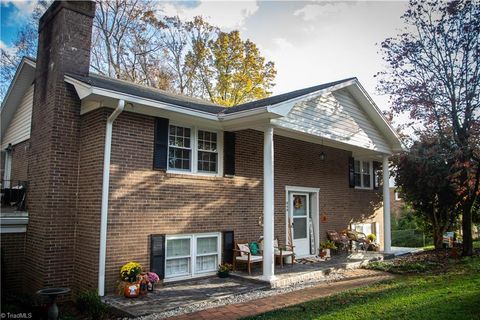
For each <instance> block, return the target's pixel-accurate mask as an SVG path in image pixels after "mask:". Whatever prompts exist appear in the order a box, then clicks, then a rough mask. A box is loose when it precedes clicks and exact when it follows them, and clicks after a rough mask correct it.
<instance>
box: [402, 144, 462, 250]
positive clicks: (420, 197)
mask: <svg viewBox="0 0 480 320" xmlns="http://www.w3.org/2000/svg"><path fill="white" fill-rule="evenodd" d="M447 153H448V150H446V149H445V148H444V146H443V145H442V144H441V143H440V142H439V141H438V139H436V138H435V137H433V138H432V137H427V136H422V138H421V140H420V141H416V142H415V143H414V144H413V145H412V147H411V148H410V150H409V151H407V152H404V153H402V154H400V155H398V156H396V157H395V158H394V164H395V166H394V176H395V184H396V185H397V186H399V187H400V188H401V190H402V198H403V199H404V200H405V201H406V202H408V203H409V204H411V206H412V208H413V209H414V214H415V215H416V216H417V217H420V218H421V219H422V221H424V222H426V223H427V225H428V226H429V227H430V229H431V231H432V234H433V242H434V245H435V248H436V249H440V248H442V243H443V233H444V232H445V231H447V230H448V229H449V228H450V227H451V226H452V225H453V224H454V223H455V221H456V220H457V219H458V217H459V213H460V210H459V204H460V203H461V201H460V197H459V196H458V194H457V192H455V186H454V184H453V183H452V181H451V180H450V179H449V178H448V176H449V175H450V168H451V165H452V164H451V163H449V162H448V161H449V160H448V159H449V157H448V155H447Z"/></svg>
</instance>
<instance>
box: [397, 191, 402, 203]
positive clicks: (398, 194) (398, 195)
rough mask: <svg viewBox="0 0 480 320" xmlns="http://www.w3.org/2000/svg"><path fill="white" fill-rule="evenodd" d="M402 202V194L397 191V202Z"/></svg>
mask: <svg viewBox="0 0 480 320" xmlns="http://www.w3.org/2000/svg"><path fill="white" fill-rule="evenodd" d="M400 200H402V197H401V196H400V193H399V192H398V191H395V201H400Z"/></svg>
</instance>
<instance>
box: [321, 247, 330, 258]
mask: <svg viewBox="0 0 480 320" xmlns="http://www.w3.org/2000/svg"><path fill="white" fill-rule="evenodd" d="M323 251H325V258H330V257H331V255H330V249H323Z"/></svg>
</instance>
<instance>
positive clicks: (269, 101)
mask: <svg viewBox="0 0 480 320" xmlns="http://www.w3.org/2000/svg"><path fill="white" fill-rule="evenodd" d="M354 79H356V78H348V79H343V80H338V81H334V82H329V83H324V84H321V85H318V86H313V87H309V88H305V89H300V90H295V91H291V92H287V93H283V94H279V95H276V96H272V97H268V98H265V99H261V100H256V101H252V102H247V103H244V104H239V105H237V106H235V107H231V108H228V109H225V110H224V112H223V113H225V114H229V113H235V112H239V111H246V110H250V109H256V108H261V107H265V106H270V105H273V104H277V103H280V102H284V101H287V100H290V99H294V98H297V97H301V96H303V95H306V94H309V93H312V92H315V91H319V90H323V89H326V88H329V87H333V86H335V85H337V84H340V83H343V82H347V81H350V80H354Z"/></svg>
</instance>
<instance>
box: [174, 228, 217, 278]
mask: <svg viewBox="0 0 480 320" xmlns="http://www.w3.org/2000/svg"><path fill="white" fill-rule="evenodd" d="M220 247H221V244H220V233H203V234H185V235H172V236H167V239H166V257H165V279H167V280H168V279H172V280H173V279H175V280H179V279H185V278H192V277H196V276H200V275H206V274H214V273H215V272H216V270H217V267H218V265H219V263H220V261H221V256H220Z"/></svg>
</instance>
